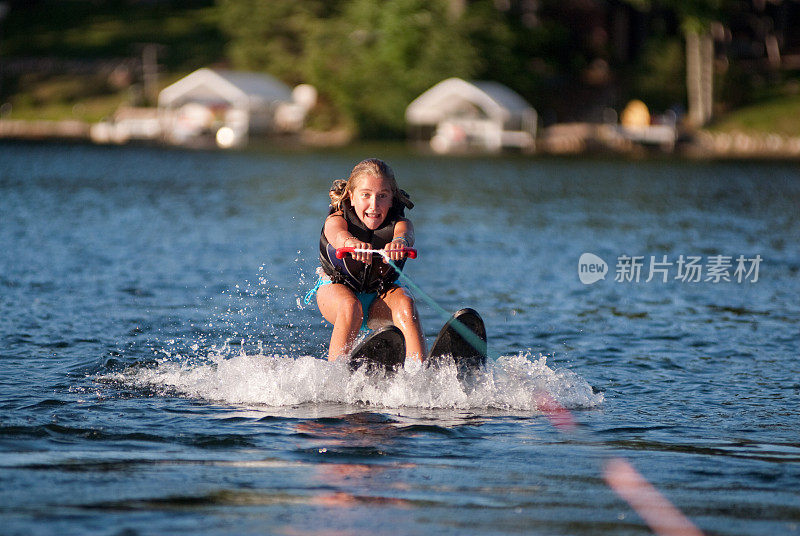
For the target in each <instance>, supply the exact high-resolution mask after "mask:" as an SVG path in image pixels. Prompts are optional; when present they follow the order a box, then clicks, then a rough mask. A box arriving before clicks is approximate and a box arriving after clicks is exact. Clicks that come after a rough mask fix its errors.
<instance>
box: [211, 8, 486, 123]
mask: <svg viewBox="0 0 800 536" xmlns="http://www.w3.org/2000/svg"><path fill="white" fill-rule="evenodd" d="M220 7H221V9H222V13H223V14H224V15H223V20H222V23H223V28H224V29H225V31H226V32H227V33H228V34H229V35H230V36H231V42H230V45H229V49H228V50H229V55H230V57H231V59H232V60H233V62H234V65H236V66H237V67H239V68H247V69H257V70H264V71H269V72H270V73H272V74H273V75H276V76H278V77H280V78H282V79H283V80H286V81H288V82H290V83H296V82H309V83H311V84H313V85H315V86H317V88H318V89H319V90H320V92H321V94H322V95H323V96H324V97H325V98H327V99H329V100H330V103H331V105H332V106H333V107H334V108H335V109H336V110H338V112H339V114H340V115H341V121H342V122H345V123H348V124H351V125H355V126H357V128H358V130H360V132H361V133H362V134H365V135H368V136H372V137H383V136H397V135H398V134H400V133H401V132H402V131H403V128H404V119H403V115H404V112H405V108H406V106H408V104H409V103H410V102H411V101H412V100H413V99H414V98H415V97H417V96H418V95H419V94H420V93H422V92H423V91H425V90H426V89H428V88H429V87H430V86H432V85H433V84H435V83H437V82H439V81H441V80H442V79H444V78H447V77H449V76H469V75H470V74H471V73H472V71H473V66H474V65H475V63H476V62H475V57H476V53H475V51H474V49H473V47H472V46H471V45H470V43H469V42H468V40H467V39H466V37H465V32H464V30H463V27H462V25H461V24H460V23H459V22H458V21H457V20H455V19H454V18H453V17H451V15H450V13H449V11H448V2H446V1H445V0H383V1H378V0H349V1H340V2H323V1H319V2H317V1H306V2H296V1H292V0H272V1H270V2H260V1H258V0H221V1H220Z"/></svg>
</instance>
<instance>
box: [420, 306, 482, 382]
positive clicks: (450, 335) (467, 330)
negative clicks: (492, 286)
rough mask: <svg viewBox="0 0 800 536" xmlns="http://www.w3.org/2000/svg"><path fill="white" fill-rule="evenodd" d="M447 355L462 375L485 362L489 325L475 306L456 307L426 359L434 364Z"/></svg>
mask: <svg viewBox="0 0 800 536" xmlns="http://www.w3.org/2000/svg"><path fill="white" fill-rule="evenodd" d="M459 331H460V332H461V333H459ZM462 334H463V335H462ZM464 336H466V338H465V337H464ZM448 357H452V358H453V360H454V361H455V363H456V366H458V374H459V377H462V376H463V375H464V374H465V373H467V372H471V371H474V370H477V369H479V368H480V367H482V366H483V365H485V364H486V327H485V326H484V325H483V319H482V318H481V315H479V314H478V312H477V311H475V310H474V309H469V308H467V309H461V310H460V311H456V313H455V314H454V315H453V316H452V317H451V318H450V320H448V321H447V323H446V324H445V325H444V327H443V328H442V330H441V331H440V332H439V335H438V336H437V337H436V341H435V342H434V343H433V346H432V347H431V351H430V354H429V355H428V359H427V361H426V362H427V363H428V364H431V365H435V364H436V363H438V362H439V361H440V360H441V359H443V358H448Z"/></svg>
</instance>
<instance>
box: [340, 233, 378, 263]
mask: <svg viewBox="0 0 800 536" xmlns="http://www.w3.org/2000/svg"><path fill="white" fill-rule="evenodd" d="M344 246H345V247H349V248H356V249H371V248H372V246H371V245H370V244H367V243H366V242H361V241H360V240H358V239H357V238H348V239H347V240H345V241H344ZM350 255H351V256H352V257H353V260H355V261H358V262H363V263H364V264H371V263H372V253H358V252H355V251H354V252H353V253H351V254H350Z"/></svg>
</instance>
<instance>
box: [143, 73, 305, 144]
mask: <svg viewBox="0 0 800 536" xmlns="http://www.w3.org/2000/svg"><path fill="white" fill-rule="evenodd" d="M315 100H316V92H315V91H314V88H313V87H311V86H307V85H301V86H298V87H297V88H295V89H294V90H292V89H291V88H289V86H287V85H286V84H284V83H283V82H281V81H280V80H278V79H276V78H274V77H272V76H270V75H268V74H264V73H252V72H243V71H228V70H215V69H208V68H203V69H199V70H197V71H194V72H193V73H191V74H189V75H187V76H186V77H184V78H182V79H180V80H178V81H177V82H175V83H174V84H172V85H170V86H168V87H166V88H164V89H163V90H162V91H161V93H160V94H159V96H158V108H159V114H160V117H161V121H162V127H163V132H164V135H165V138H166V139H167V141H169V142H172V143H176V144H183V143H188V142H191V140H193V139H197V138H201V137H208V136H210V137H214V138H216V141H217V143H218V144H219V145H220V146H222V147H230V146H236V145H241V144H243V143H244V142H246V140H247V137H248V136H249V135H259V134H270V133H284V132H298V131H300V130H301V129H302V128H303V124H304V121H305V116H306V113H307V112H308V109H309V108H310V107H311V106H313V104H314V101H315Z"/></svg>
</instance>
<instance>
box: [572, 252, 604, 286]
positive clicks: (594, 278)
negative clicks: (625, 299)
mask: <svg viewBox="0 0 800 536" xmlns="http://www.w3.org/2000/svg"><path fill="white" fill-rule="evenodd" d="M606 275H608V265H607V264H606V261H604V260H603V259H601V258H600V257H598V256H597V255H595V254H594V253H584V254H583V255H581V258H580V259H578V277H579V278H580V280H581V283H583V284H584V285H591V284H592V283H596V282H598V281H600V280H601V279H605V278H606Z"/></svg>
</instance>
